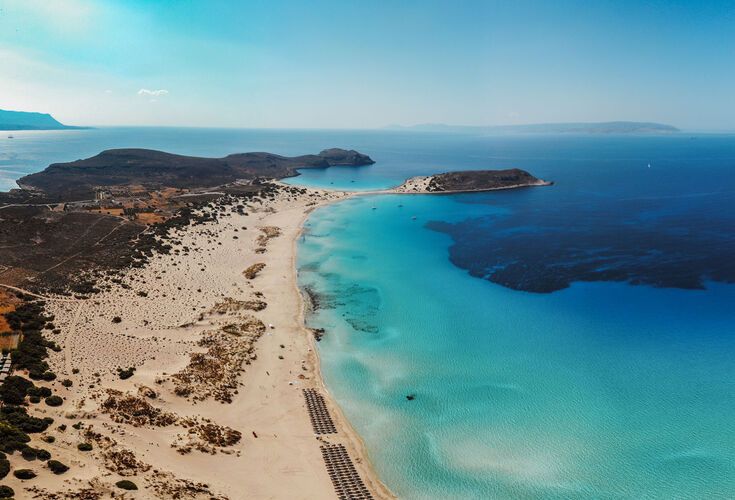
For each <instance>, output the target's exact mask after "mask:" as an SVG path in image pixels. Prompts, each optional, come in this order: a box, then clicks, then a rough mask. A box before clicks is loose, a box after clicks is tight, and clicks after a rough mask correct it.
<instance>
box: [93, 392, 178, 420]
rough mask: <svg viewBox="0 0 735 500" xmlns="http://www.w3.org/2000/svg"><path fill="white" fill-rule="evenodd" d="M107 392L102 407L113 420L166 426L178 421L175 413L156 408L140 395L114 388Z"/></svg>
mask: <svg viewBox="0 0 735 500" xmlns="http://www.w3.org/2000/svg"><path fill="white" fill-rule="evenodd" d="M106 392H107V399H106V400H105V401H104V402H103V403H102V405H101V409H102V411H103V412H104V413H107V414H108V415H110V418H111V419H112V421H113V422H117V423H119V424H130V425H132V426H134V427H140V426H143V425H152V426H155V427H165V426H167V425H171V424H174V423H176V421H177V418H176V415H174V414H173V413H168V412H166V411H163V410H161V409H160V408H156V407H155V406H153V405H152V404H150V403H149V402H148V401H146V400H145V399H143V398H141V397H139V396H133V395H132V394H126V393H123V392H121V391H117V390H114V389H107V391H106Z"/></svg>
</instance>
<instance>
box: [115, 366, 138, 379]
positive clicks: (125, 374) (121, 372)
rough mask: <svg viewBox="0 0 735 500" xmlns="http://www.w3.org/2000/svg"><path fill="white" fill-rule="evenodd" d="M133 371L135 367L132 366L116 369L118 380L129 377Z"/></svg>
mask: <svg viewBox="0 0 735 500" xmlns="http://www.w3.org/2000/svg"><path fill="white" fill-rule="evenodd" d="M134 373H135V367H134V366H131V367H130V368H126V369H124V370H123V369H122V368H118V369H117V374H118V376H119V377H120V380H126V379H129V378H130V377H132V376H133V374H134Z"/></svg>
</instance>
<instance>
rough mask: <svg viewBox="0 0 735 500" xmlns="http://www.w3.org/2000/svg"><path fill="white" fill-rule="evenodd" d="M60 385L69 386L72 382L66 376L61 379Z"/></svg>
mask: <svg viewBox="0 0 735 500" xmlns="http://www.w3.org/2000/svg"><path fill="white" fill-rule="evenodd" d="M61 385H63V386H64V387H71V386H72V385H74V382H72V381H71V380H69V379H68V378H65V379H64V380H62V381H61Z"/></svg>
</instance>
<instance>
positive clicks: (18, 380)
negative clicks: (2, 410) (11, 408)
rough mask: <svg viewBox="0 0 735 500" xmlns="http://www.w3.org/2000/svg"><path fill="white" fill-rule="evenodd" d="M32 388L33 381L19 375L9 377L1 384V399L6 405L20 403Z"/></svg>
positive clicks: (33, 387)
mask: <svg viewBox="0 0 735 500" xmlns="http://www.w3.org/2000/svg"><path fill="white" fill-rule="evenodd" d="M31 389H35V386H34V385H33V382H31V381H30V380H28V379H25V378H23V377H18V376H17V375H11V376H9V377H7V378H6V379H5V380H4V381H3V383H2V385H0V400H2V402H3V403H5V404H6V405H20V404H23V401H24V400H25V398H26V395H27V394H28V393H29V391H30V390H31Z"/></svg>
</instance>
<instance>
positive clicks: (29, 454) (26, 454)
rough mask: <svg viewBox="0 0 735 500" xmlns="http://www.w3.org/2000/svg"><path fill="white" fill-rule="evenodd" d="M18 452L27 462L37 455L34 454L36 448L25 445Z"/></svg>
mask: <svg viewBox="0 0 735 500" xmlns="http://www.w3.org/2000/svg"><path fill="white" fill-rule="evenodd" d="M20 454H21V455H22V456H23V458H24V459H26V460H27V461H29V462H30V461H32V460H35V459H36V458H38V456H37V455H36V449H35V448H31V447H30V446H26V447H25V448H23V449H22V450H21V451H20Z"/></svg>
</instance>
